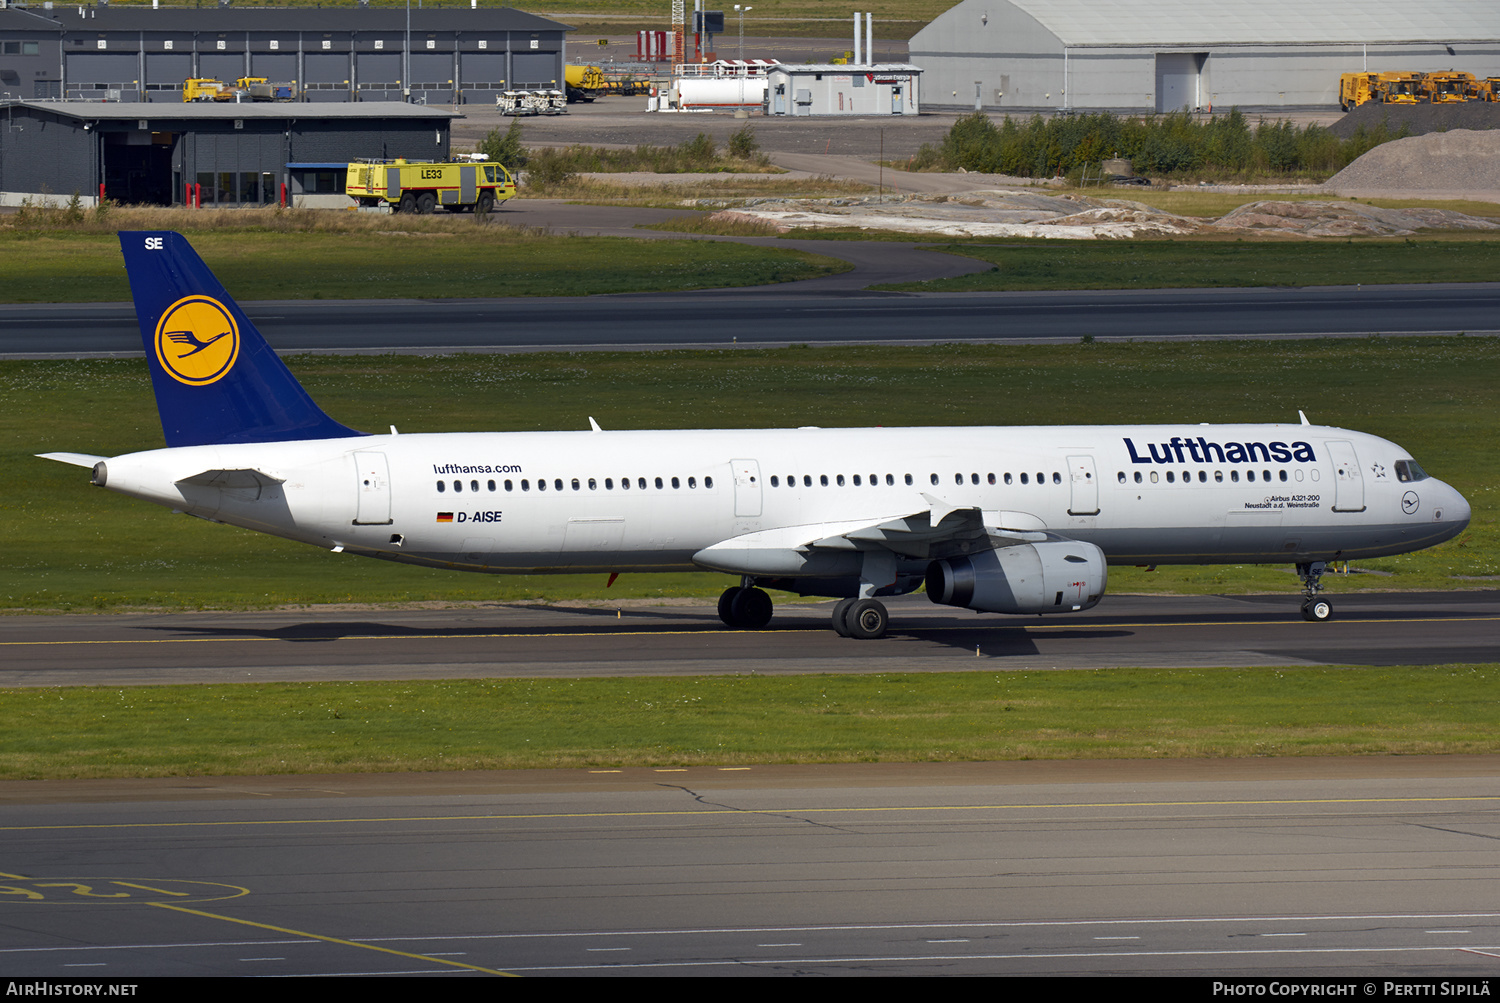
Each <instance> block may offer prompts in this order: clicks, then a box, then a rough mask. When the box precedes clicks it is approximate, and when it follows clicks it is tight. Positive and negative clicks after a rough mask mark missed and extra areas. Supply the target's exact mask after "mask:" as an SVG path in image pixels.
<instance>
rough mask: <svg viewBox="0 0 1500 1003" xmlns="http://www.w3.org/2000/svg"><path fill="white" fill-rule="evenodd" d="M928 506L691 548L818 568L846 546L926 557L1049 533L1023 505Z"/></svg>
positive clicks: (784, 571) (740, 564) (754, 564)
mask: <svg viewBox="0 0 1500 1003" xmlns="http://www.w3.org/2000/svg"><path fill="white" fill-rule="evenodd" d="M922 499H923V500H924V501H926V502H927V503H928V505H929V507H928V508H925V509H922V510H921V511H918V512H910V513H907V514H905V515H897V516H892V517H890V518H885V519H875V520H858V521H849V522H825V523H815V524H812V525H807V526H787V527H783V528H779V529H768V530H764V531H762V532H759V533H747V534H746V535H744V536H737V537H734V538H733V539H730V540H725V541H724V542H723V543H717V544H714V545H713V546H712V547H706V548H704V549H703V550H700V551H699V552H698V553H697V554H695V555H693V561H694V563H696V564H699V565H701V566H703V567H707V568H714V569H716V570H720V571H728V572H730V573H732V574H777V575H788V574H790V575H797V574H809V573H812V574H816V573H818V570H817V569H819V568H822V567H827V566H829V563H830V562H829V559H831V558H832V559H835V560H836V559H837V557H838V556H839V555H840V554H841V553H844V554H847V553H848V552H851V551H882V550H883V551H888V552H889V553H891V554H894V555H896V556H898V557H905V558H910V559H915V560H931V559H934V558H941V557H950V556H954V555H957V554H965V553H974V552H977V551H983V550H993V549H995V548H996V547H1004V546H1008V545H1010V544H1013V543H1035V542H1039V541H1042V540H1046V539H1048V538H1049V534H1048V533H1047V532H1046V528H1045V525H1044V524H1043V523H1042V521H1041V520H1040V519H1038V518H1037V517H1036V516H1034V515H1031V514H1029V513H1025V512H1002V511H984V510H981V509H979V508H977V507H967V506H954V505H949V504H948V503H946V502H943V501H942V500H940V499H937V498H934V497H932V496H931V495H928V494H923V495H922Z"/></svg>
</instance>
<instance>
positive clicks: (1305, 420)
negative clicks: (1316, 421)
mask: <svg viewBox="0 0 1500 1003" xmlns="http://www.w3.org/2000/svg"><path fill="white" fill-rule="evenodd" d="M1297 417H1298V418H1301V419H1302V424H1304V425H1311V424H1312V422H1310V421H1308V420H1307V415H1305V414H1303V413H1302V409H1301V408H1298V409H1297Z"/></svg>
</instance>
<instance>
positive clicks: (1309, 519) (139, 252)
mask: <svg viewBox="0 0 1500 1003" xmlns="http://www.w3.org/2000/svg"><path fill="white" fill-rule="evenodd" d="M120 243H121V246H122V248H123V250H124V253H125V263H126V267H127V270H128V271H129V275H130V284H131V291H132V294H133V295H134V298H135V305H136V313H137V315H138V317H139V319H140V328H141V338H142V340H143V342H144V345H145V351H146V359H147V363H148V365H149V366H150V369H151V378H152V384H153V388H154V389H155V392H156V401H157V407H158V410H159V412H160V414H161V422H162V429H163V432H164V433H165V436H166V445H167V448H165V449H152V450H146V451H144V452H138V453H129V454H126V455H123V456H114V457H104V456H92V455H86V454H81V453H47V454H44V456H45V458H47V459H53V460H61V461H63V462H65V463H73V464H77V465H79V466H86V467H91V468H93V478H92V480H93V483H94V484H96V485H98V486H100V487H105V488H109V489H110V490H112V491H118V492H120V493H121V494H126V495H130V496H131V497H134V498H140V499H143V500H145V501H150V502H155V503H157V504H159V505H166V506H168V507H170V508H172V509H175V510H179V511H182V512H186V513H189V514H191V515H195V516H199V517H201V518H204V519H209V520H213V521H216V522H225V523H230V524H232V525H235V526H243V527H245V528H247V529H252V530H256V531H259V532H263V533H270V534H272V535H275V536H280V537H285V538H286V539H289V540H300V541H302V542H303V543H309V544H312V545H314V546H318V547H324V548H327V549H329V550H333V551H336V552H342V553H349V554H360V555H363V556H367V557H378V558H383V559H385V560H390V561H400V562H403V563H408V564H420V565H426V566H429V567H440V568H452V569H455V570H459V571H477V572H485V573H489V574H506V573H527V574H534V573H545V572H584V571H593V572H610V573H614V572H626V571H688V570H703V569H707V570H713V571H722V572H725V573H728V574H731V575H737V576H739V579H740V584H739V585H736V586H734V587H732V588H729V589H727V590H726V591H725V592H724V594H723V596H722V597H721V598H720V599H719V616H720V617H721V618H722V619H723V620H724V622H725V623H726V624H729V625H730V626H732V627H737V628H741V629H759V628H761V627H764V626H765V625H766V624H767V623H768V622H769V621H770V619H771V613H772V606H771V600H770V597H769V596H768V595H767V594H766V592H765V591H764V589H765V588H777V589H784V590H788V591H792V592H797V593H800V594H802V595H816V596H829V597H835V598H840V599H842V601H841V602H839V603H838V604H836V605H835V606H834V607H833V628H834V630H836V631H838V632H839V633H840V634H842V635H845V636H848V637H857V638H874V637H880V636H882V635H883V634H884V633H885V632H886V628H887V613H886V609H885V606H884V605H883V604H882V603H881V602H880V598H879V597H882V596H891V595H901V594H905V593H908V592H912V591H914V590H915V589H917V588H918V587H919V586H921V585H923V584H925V585H926V589H927V596H928V598H929V599H931V600H932V601H933V602H935V603H942V604H946V605H949V606H957V607H962V608H966V609H972V610H977V611H981V612H990V613H1027V614H1030V613H1059V612H1068V611H1073V610H1083V609H1088V608H1090V607H1091V606H1093V605H1095V604H1096V603H1098V602H1099V599H1100V597H1102V596H1103V595H1104V588H1105V581H1106V578H1107V566H1108V564H1111V563H1113V564H1144V565H1155V564H1166V563H1178V564H1212V563H1236V564H1243V563H1256V562H1260V563H1271V562H1283V561H1289V562H1291V563H1293V564H1295V566H1296V568H1297V572H1298V574H1299V575H1300V576H1301V579H1302V583H1303V595H1304V602H1303V606H1302V614H1303V616H1304V617H1306V618H1307V619H1309V620H1325V619H1327V618H1328V617H1329V616H1330V614H1331V612H1332V608H1331V606H1330V604H1329V603H1328V601H1327V600H1326V599H1324V598H1321V597H1320V596H1319V592H1320V590H1321V581H1320V579H1321V576H1322V574H1323V572H1324V569H1325V566H1326V564H1327V562H1329V561H1335V560H1351V559H1360V558H1370V557H1379V556H1383V555H1388V554H1400V553H1405V552H1407V551H1412V550H1419V549H1421V548H1423V547H1430V546H1432V545H1434V544H1437V543H1441V542H1443V541H1444V540H1450V539H1452V538H1453V537H1455V536H1457V535H1458V534H1459V533H1460V532H1462V531H1463V529H1464V528H1465V527H1466V526H1467V525H1468V523H1469V505H1468V503H1467V502H1466V501H1465V500H1464V498H1463V496H1462V495H1460V494H1459V493H1458V492H1457V491H1455V490H1454V489H1453V488H1452V487H1450V486H1448V485H1447V484H1445V483H1443V482H1442V481H1439V480H1436V479H1434V478H1432V477H1429V476H1428V475H1427V473H1426V472H1424V471H1423V470H1422V468H1421V467H1420V466H1418V464H1417V462H1416V461H1415V460H1414V459H1412V457H1411V456H1410V455H1409V454H1408V453H1407V452H1406V451H1405V450H1404V449H1402V448H1401V447H1400V446H1398V445H1396V444H1395V443H1393V442H1388V441H1386V440H1384V439H1380V438H1377V437H1375V436H1372V435H1365V434H1363V433H1360V432H1352V431H1348V430H1346V429H1341V428H1328V427H1323V426H1318V425H1312V424H1308V422H1307V420H1306V418H1302V420H1301V423H1300V424H1273V425H1196V426H1194V425H1160V426H1150V425H1130V426H1107V425H1073V426H1058V427H1026V428H1004V427H979V428H837V429H825V428H796V429H754V430H726V431H717V430H708V429H704V430H691V431H688V430H684V431H614V430H604V429H601V428H600V427H599V426H598V424H597V423H596V422H594V420H593V419H592V418H591V419H589V424H590V426H591V429H590V430H589V431H577V432H462V433H451V434H424V435H398V434H396V431H395V429H394V428H393V429H392V430H391V434H389V435H366V434H363V433H360V432H356V431H354V430H353V429H350V428H346V427H345V426H343V425H341V424H339V423H338V422H336V421H334V420H333V419H332V418H330V417H328V415H326V414H324V413H323V411H322V410H321V409H320V408H319V407H318V406H317V404H315V403H314V402H313V401H312V399H311V398H310V397H309V396H308V395H307V393H306V392H305V391H304V390H303V389H302V387H301V385H300V384H298V383H297V381H296V379H295V378H294V377H293V376H292V374H291V372H290V371H289V370H288V369H287V368H286V366H285V365H284V364H283V363H282V361H281V360H280V359H279V358H278V357H277V355H276V353H275V352H274V351H272V349H271V348H270V346H269V345H268V344H267V343H266V342H265V340H264V339H263V338H262V337H261V335H260V333H259V332H258V331H256V329H255V327H254V326H253V325H252V324H251V323H250V321H249V320H248V319H247V318H246V317H245V315H244V313H243V312H241V310H240V308H239V307H238V306H237V305H236V304H235V302H234V301H233V300H232V299H231V298H230V297H229V295H228V294H227V293H226V292H225V291H224V288H223V287H222V286H221V285H220V284H219V283H218V281H217V280H216V279H215V278H214V276H213V275H212V273H211V272H210V271H209V270H208V268H207V266H205V265H204V263H203V261H202V260H201V259H200V258H199V257H198V255H197V254H196V253H195V252H194V251H193V249H192V248H191V247H190V246H189V244H188V242H187V240H186V239H185V238H184V237H182V236H181V235H180V234H176V233H170V232H127V233H121V234H120Z"/></svg>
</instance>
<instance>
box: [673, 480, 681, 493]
mask: <svg viewBox="0 0 1500 1003" xmlns="http://www.w3.org/2000/svg"><path fill="white" fill-rule="evenodd" d="M681 487H682V482H681V481H679V480H678V479H677V478H675V477H674V478H672V490H673V491H676V490H678V489H679V488H681Z"/></svg>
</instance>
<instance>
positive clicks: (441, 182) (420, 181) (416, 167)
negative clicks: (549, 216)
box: [344, 159, 516, 214]
mask: <svg viewBox="0 0 1500 1003" xmlns="http://www.w3.org/2000/svg"><path fill="white" fill-rule="evenodd" d="M344 194H346V195H348V196H349V197H350V198H352V199H354V200H355V201H356V202H358V203H359V204H360V205H361V206H366V207H374V206H383V205H384V206H390V207H391V211H392V212H415V213H424V214H425V213H430V212H432V211H433V210H435V209H437V208H438V207H439V206H442V207H443V208H444V209H447V210H448V211H449V212H473V211H475V210H477V211H479V212H481V213H485V212H489V211H490V210H491V209H493V208H495V204H496V203H498V202H504V201H505V200H506V199H509V198H514V197H515V194H516V181H515V178H513V177H511V175H510V172H509V171H507V170H506V169H505V167H504V165H502V164H498V163H496V162H494V161H492V160H490V161H478V162H474V161H467V160H465V161H458V162H452V163H450V162H441V161H426V160H404V159H396V160H359V161H355V162H354V163H351V164H350V165H349V174H348V177H347V180H346V181H345V184H344Z"/></svg>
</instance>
